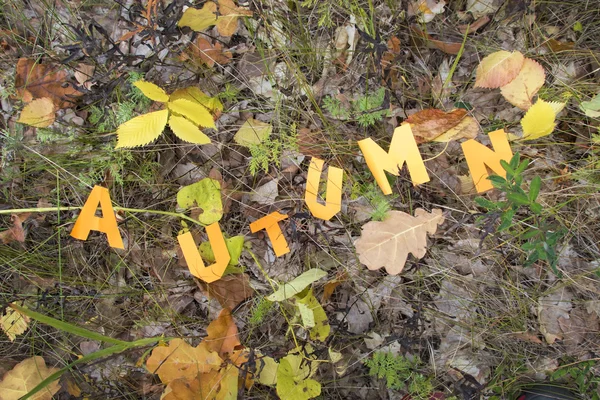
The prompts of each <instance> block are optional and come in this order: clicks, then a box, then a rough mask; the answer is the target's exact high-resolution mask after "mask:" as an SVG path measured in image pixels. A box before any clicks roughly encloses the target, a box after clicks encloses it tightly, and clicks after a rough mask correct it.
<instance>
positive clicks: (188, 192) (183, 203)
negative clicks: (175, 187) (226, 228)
mask: <svg viewBox="0 0 600 400" xmlns="http://www.w3.org/2000/svg"><path fill="white" fill-rule="evenodd" d="M177 205H179V207H181V208H185V209H189V208H195V207H198V208H201V209H202V210H203V211H204V212H203V213H202V214H200V216H199V217H198V221H200V222H201V223H202V224H205V225H210V224H212V223H214V222H217V221H218V220H220V219H221V217H222V216H223V203H222V202H221V184H220V183H219V181H217V180H215V179H211V178H204V179H202V180H201V181H199V182H196V183H192V184H191V185H188V186H184V187H183V188H181V189H180V190H179V192H177Z"/></svg>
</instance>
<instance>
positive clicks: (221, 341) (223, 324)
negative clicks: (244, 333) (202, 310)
mask: <svg viewBox="0 0 600 400" xmlns="http://www.w3.org/2000/svg"><path fill="white" fill-rule="evenodd" d="M206 333H207V336H206V338H204V340H203V341H202V343H200V344H199V345H198V347H203V348H205V349H206V350H208V351H211V352H215V353H217V354H218V355H219V356H220V357H221V358H222V359H224V360H225V359H228V358H230V357H231V356H232V355H233V354H234V353H235V351H236V347H238V346H240V345H241V343H240V339H239V337H238V328H237V326H236V325H235V321H234V320H233V317H232V316H231V310H229V309H228V308H224V309H223V310H221V312H220V313H219V316H218V317H217V318H216V319H215V320H213V321H212V322H211V323H210V324H209V325H208V327H207V328H206Z"/></svg>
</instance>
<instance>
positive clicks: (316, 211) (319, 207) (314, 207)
mask: <svg viewBox="0 0 600 400" xmlns="http://www.w3.org/2000/svg"><path fill="white" fill-rule="evenodd" d="M322 171H323V160H320V159H318V158H314V157H313V158H312V160H310V165H309V167H308V176H307V179H306V192H305V193H304V201H305V202H306V205H307V206H308V209H309V210H310V212H311V214H312V215H313V216H315V217H316V218H320V219H324V220H326V221H329V220H330V219H331V218H332V217H333V216H334V215H335V214H337V213H338V212H340V210H341V209H342V179H343V177H344V170H342V169H341V168H336V167H331V166H330V167H329V169H328V170H327V189H326V195H325V196H324V197H325V204H321V203H319V202H318V201H317V193H318V191H319V182H320V181H321V172H322Z"/></svg>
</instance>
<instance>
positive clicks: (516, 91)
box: [500, 58, 546, 110]
mask: <svg viewBox="0 0 600 400" xmlns="http://www.w3.org/2000/svg"><path fill="white" fill-rule="evenodd" d="M545 80H546V73H545V72H544V67H542V66H541V65H540V64H539V63H538V62H536V61H534V60H531V59H529V58H526V59H525V61H524V62H523V68H521V71H519V74H518V75H517V77H516V78H515V79H513V80H512V81H511V82H510V83H508V84H507V85H504V86H502V87H501V88H500V93H502V96H504V98H505V99H506V100H507V101H508V102H509V103H510V104H512V105H513V106H515V107H519V108H520V109H521V110H528V109H529V107H531V99H533V96H535V94H536V93H537V92H538V90H540V88H541V87H542V85H543V84H544V81H545Z"/></svg>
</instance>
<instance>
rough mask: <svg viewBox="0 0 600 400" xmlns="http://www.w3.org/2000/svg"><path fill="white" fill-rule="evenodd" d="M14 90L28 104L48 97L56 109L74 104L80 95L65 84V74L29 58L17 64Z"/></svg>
mask: <svg viewBox="0 0 600 400" xmlns="http://www.w3.org/2000/svg"><path fill="white" fill-rule="evenodd" d="M15 88H16V90H17V94H18V95H19V97H21V98H22V99H23V101H24V102H26V103H29V102H30V101H32V100H33V99H39V98H42V97H49V98H51V99H52V101H53V102H54V104H55V105H56V106H57V107H58V108H65V107H68V106H71V105H73V104H74V101H75V98H76V97H78V96H81V95H82V93H81V92H79V91H77V90H76V89H75V88H73V87H72V86H71V85H70V84H69V83H68V82H67V73H66V72H65V71H63V70H59V69H57V68H56V67H53V66H50V65H46V64H37V63H36V62H35V61H34V60H31V59H29V58H20V59H19V61H18V62H17V69H16V76H15Z"/></svg>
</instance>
